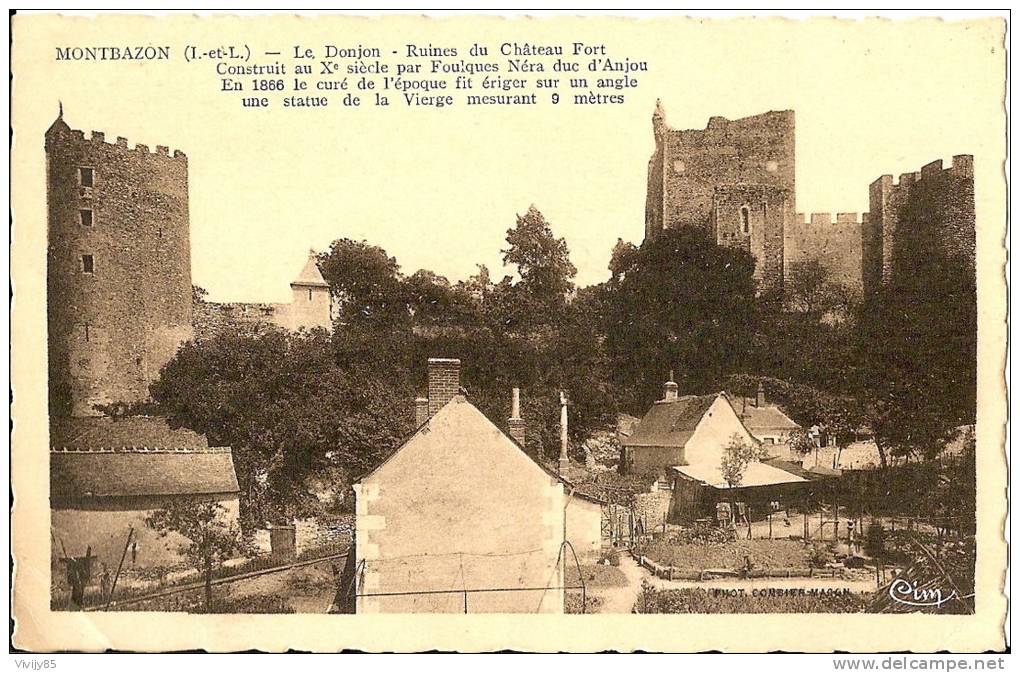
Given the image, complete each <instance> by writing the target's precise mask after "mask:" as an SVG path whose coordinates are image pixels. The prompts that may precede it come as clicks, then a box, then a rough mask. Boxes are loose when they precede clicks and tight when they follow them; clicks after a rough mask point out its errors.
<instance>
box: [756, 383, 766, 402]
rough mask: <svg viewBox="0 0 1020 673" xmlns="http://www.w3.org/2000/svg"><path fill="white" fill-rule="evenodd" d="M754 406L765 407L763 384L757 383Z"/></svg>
mask: <svg viewBox="0 0 1020 673" xmlns="http://www.w3.org/2000/svg"><path fill="white" fill-rule="evenodd" d="M754 406H756V407H764V406H765V384H764V383H762V382H761V381H758V395H757V397H755V398H754Z"/></svg>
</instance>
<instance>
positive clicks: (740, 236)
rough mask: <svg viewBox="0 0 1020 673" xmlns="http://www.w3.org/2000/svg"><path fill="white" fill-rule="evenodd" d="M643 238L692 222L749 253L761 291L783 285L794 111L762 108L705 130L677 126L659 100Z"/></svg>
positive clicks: (712, 122)
mask: <svg viewBox="0 0 1020 673" xmlns="http://www.w3.org/2000/svg"><path fill="white" fill-rule="evenodd" d="M652 130H653V132H654V135H655V151H654V152H653V154H652V158H651V160H650V161H649V163H648V192H647V198H646V201H645V240H650V239H652V238H654V237H655V236H656V235H657V234H658V233H659V232H661V231H662V230H663V229H668V228H671V227H679V226H684V225H688V226H696V227H701V228H703V229H705V230H706V231H707V232H708V233H709V235H710V236H711V237H712V238H713V239H714V240H715V241H716V242H717V243H718V244H719V245H724V246H727V247H736V248H741V249H743V250H746V251H748V252H750V253H751V254H752V255H753V256H754V258H755V262H756V265H755V277H756V279H757V280H758V283H759V288H760V289H761V290H781V289H782V285H783V264H784V252H783V242H784V231H785V227H786V225H787V223H789V222H790V221H791V220H792V219H793V216H794V213H795V210H796V204H795V186H796V185H795V176H794V160H795V157H794V113H793V111H791V110H785V111H781V112H766V113H764V114H760V115H755V116H753V117H745V118H743V119H736V120H732V121H731V120H728V119H725V118H723V117H712V118H711V119H709V121H708V125H707V127H706V128H704V129H692V130H683V131H679V130H675V129H673V128H671V127H670V126H669V125H668V124H667V123H666V118H665V113H664V112H663V109H662V106H661V105H660V104H657V105H656V108H655V112H654V114H653V115H652Z"/></svg>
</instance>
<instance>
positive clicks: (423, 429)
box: [355, 393, 605, 504]
mask: <svg viewBox="0 0 1020 673" xmlns="http://www.w3.org/2000/svg"><path fill="white" fill-rule="evenodd" d="M460 404H463V405H466V406H467V407H468V408H469V409H471V410H472V411H473V412H474V413H475V414H477V417H479V419H481V420H482V421H484V424H485V425H486V426H488V427H487V428H486V430H487V431H490V432H495V433H498V434H499V435H501V436H502V438H503V439H505V440H506V441H508V442H510V443H511V444H513V446H514V447H516V448H517V450H518V451H520V452H521V453H522V454H523V455H524V456H526V457H527V458H528V459H529V460H530V461H531V462H532V463H534V465H535V466H536V467H538V468H539V469H541V470H542V471H543V472H545V473H546V474H547V475H549V476H550V477H552V478H553V479H555V480H556V481H559V482H560V483H562V484H565V485H567V486H570V487H571V488H572V489H576V486H575V484H574V483H572V482H571V481H569V480H568V479H565V478H563V477H562V476H560V475H559V474H558V473H557V472H556V471H555V470H553V469H552V468H550V467H549V466H548V465H546V464H545V463H543V462H541V461H539V460H537V459H536V458H535V457H534V456H532V455H531V454H530V453H528V452H527V451H525V450H524V447H523V446H521V445H520V444H519V443H518V442H517V440H516V439H514V438H513V437H511V436H510V435H508V434H507V433H505V432H503V431H502V430H501V429H500V428H499V426H497V425H496V424H495V423H493V422H492V421H491V420H489V418H488V417H487V416H486V415H485V414H483V413H482V412H481V411H480V410H479V409H478V407H476V406H475V405H473V404H471V402H469V401H468V400H467V398H466V397H465V395H464V394H463V393H458V394H457V395H454V396H453V398H452V399H450V401H449V402H447V403H446V404H445V405H444V406H443V407H442V408H441V409H440V410H439V411H437V412H436V413H435V414H433V415H432V417H431V418H429V419H428V420H426V421H425V422H424V423H422V424H421V425H420V426H418V427H417V428H416V429H415V430H414V432H412V433H411V434H410V436H408V437H407V439H405V440H404V441H403V442H401V443H400V444H399V445H398V446H397V447H396V448H395V449H393V450H392V451H390V452H389V453H388V454H386V456H385V457H383V458H382V459H381V460H380V461H379V464H378V465H376V466H375V467H373V468H372V469H371V470H370V471H368V472H366V473H365V474H362V475H361V476H360V477H358V478H357V479H356V480H355V483H361V482H362V481H364V480H365V479H368V478H369V477H371V476H372V475H374V474H375V473H376V472H378V471H379V470H380V469H382V467H383V466H384V465H386V464H387V463H388V462H390V460H392V459H393V458H394V457H395V456H396V455H397V454H398V453H400V451H401V450H403V448H404V447H406V446H407V445H408V444H410V443H411V442H412V441H414V439H415V438H416V437H418V436H420V435H422V434H425V433H428V432H430V431H431V425H430V424H431V423H432V422H433V421H435V420H436V419H438V418H439V417H440V416H441V415H442V416H445V415H447V414H450V413H453V409H452V408H451V407H452V406H453V405H460ZM568 495H573V496H574V497H577V498H580V499H582V500H587V501H589V502H593V503H597V504H604V502H605V501H604V500H602V499H601V498H599V497H597V496H595V495H593V494H590V493H584V492H581V491H579V490H572V491H571V492H570V493H568Z"/></svg>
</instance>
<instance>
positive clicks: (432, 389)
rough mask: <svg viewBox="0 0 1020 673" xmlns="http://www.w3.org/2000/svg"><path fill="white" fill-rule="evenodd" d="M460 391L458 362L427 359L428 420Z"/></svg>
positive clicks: (446, 359) (450, 359)
mask: <svg viewBox="0 0 1020 673" xmlns="http://www.w3.org/2000/svg"><path fill="white" fill-rule="evenodd" d="M459 390H460V360H457V359H452V358H429V418H432V417H433V416H435V415H436V412H437V411H439V410H440V409H442V408H443V407H445V406H446V403H447V402H449V401H450V400H452V399H453V396H454V395H456V394H457V392H458V391H459Z"/></svg>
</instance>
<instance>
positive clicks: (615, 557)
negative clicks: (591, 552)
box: [599, 549, 620, 568]
mask: <svg viewBox="0 0 1020 673" xmlns="http://www.w3.org/2000/svg"><path fill="white" fill-rule="evenodd" d="M599 565H611V566H613V567H614V568H618V567H619V566H620V552H618V551H616V550H615V549H610V550H608V551H606V552H604V553H603V554H602V555H601V556H600V557H599Z"/></svg>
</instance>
